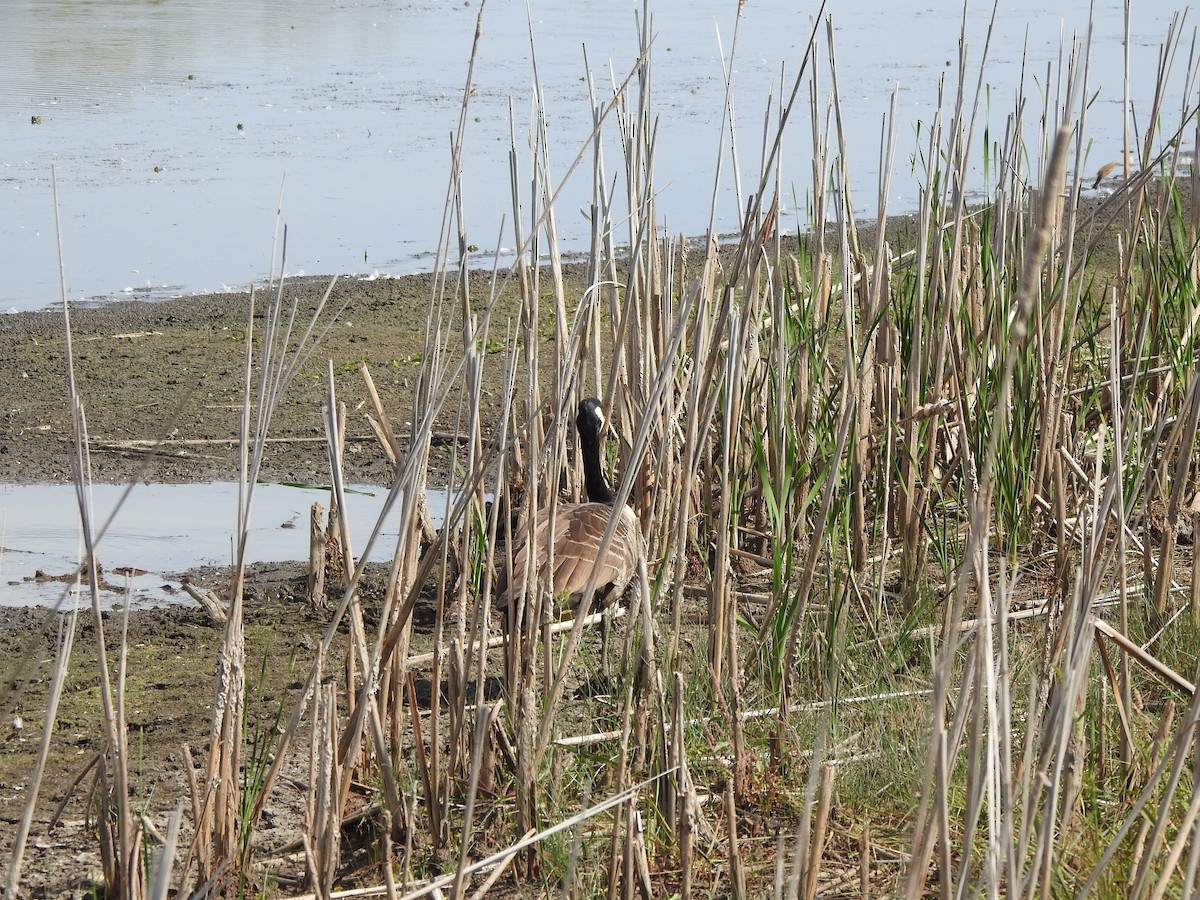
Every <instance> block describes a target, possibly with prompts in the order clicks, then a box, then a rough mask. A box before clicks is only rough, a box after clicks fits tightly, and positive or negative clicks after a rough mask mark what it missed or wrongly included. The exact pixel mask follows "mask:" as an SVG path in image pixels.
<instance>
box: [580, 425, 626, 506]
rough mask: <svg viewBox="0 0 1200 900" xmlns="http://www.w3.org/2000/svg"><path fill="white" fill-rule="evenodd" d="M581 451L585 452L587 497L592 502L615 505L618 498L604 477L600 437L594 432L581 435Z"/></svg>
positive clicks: (584, 471) (584, 481)
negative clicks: (614, 502) (601, 463)
mask: <svg viewBox="0 0 1200 900" xmlns="http://www.w3.org/2000/svg"><path fill="white" fill-rule="evenodd" d="M579 443H580V451H581V452H582V453H583V486H584V488H585V489H586V490H587V497H588V500H590V501H591V502H592V503H607V504H608V505H609V506H612V505H613V501H615V500H616V499H617V498H616V496H615V495H614V494H613V492H612V488H610V487H609V486H608V479H607V478H605V477H604V468H603V466H601V465H600V438H599V436H598V435H594V434H584V433H582V432H581V433H580V435H579Z"/></svg>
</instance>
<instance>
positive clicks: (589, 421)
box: [575, 397, 607, 445]
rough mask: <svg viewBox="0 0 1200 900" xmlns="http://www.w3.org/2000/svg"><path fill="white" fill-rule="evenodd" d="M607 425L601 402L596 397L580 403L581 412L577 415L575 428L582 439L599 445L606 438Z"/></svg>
mask: <svg viewBox="0 0 1200 900" xmlns="http://www.w3.org/2000/svg"><path fill="white" fill-rule="evenodd" d="M606 424H607V423H606V422H605V419H604V412H603V410H602V409H601V406H600V401H599V400H597V399H596V398H595V397H588V398H587V399H586V400H580V401H579V411H578V412H577V413H576V415H575V427H576V428H578V429H579V436H580V437H581V438H583V439H584V440H585V441H588V442H594V443H596V444H597V445H599V444H600V443H601V441H602V440H603V438H604V427H605V425H606Z"/></svg>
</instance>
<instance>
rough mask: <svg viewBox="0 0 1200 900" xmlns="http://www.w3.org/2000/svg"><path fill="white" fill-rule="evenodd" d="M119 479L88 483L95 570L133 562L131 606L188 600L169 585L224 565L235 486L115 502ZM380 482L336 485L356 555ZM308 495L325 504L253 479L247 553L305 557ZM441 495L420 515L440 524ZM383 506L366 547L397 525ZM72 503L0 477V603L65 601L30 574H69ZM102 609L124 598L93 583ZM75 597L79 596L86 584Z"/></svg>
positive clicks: (387, 545) (65, 488)
mask: <svg viewBox="0 0 1200 900" xmlns="http://www.w3.org/2000/svg"><path fill="white" fill-rule="evenodd" d="M124 493H125V486H124V485H105V484H98V485H94V486H93V487H92V508H93V516H94V521H95V522H96V523H97V525H96V531H97V533H98V532H99V529H100V528H101V527H102V526H103V525H104V523H105V522H107V521H108V520H109V518H110V516H111V515H112V512H113V510H117V513H116V516H115V517H112V521H111V524H109V526H108V528H107V530H106V531H105V532H104V534H103V536H102V537H101V538H100V539H99V542H98V544H97V546H96V556H97V558H98V559H99V560H100V565H101V566H102V568H103V571H104V573H105V577H106V578H107V579H108V580H109V581H110V582H112V583H113V584H114V585H118V586H120V587H121V588H122V590H123V589H124V587H125V581H126V579H125V578H124V577H123V576H122V575H120V574H118V573H117V571H116V570H118V569H124V568H129V569H136V570H142V571H143V572H144V574H140V575H137V576H135V577H130V578H129V596H128V601H129V604H130V606H131V607H132V608H144V607H147V606H155V605H161V604H162V603H182V604H185V605H195V603H194V602H193V601H192V600H191V599H190V598H189V597H188V596H187V595H186V594H184V593H182V591H181V590H180V589H179V576H180V575H181V574H183V573H184V572H186V571H187V570H189V569H192V568H195V567H198V566H228V565H230V564H231V562H232V559H233V555H234V546H233V535H234V530H235V525H236V520H237V497H238V489H237V485H236V484H233V483H216V484H150V485H137V486H136V487H134V489H133V490H132V491H131V492H129V495H128V497H127V499H126V500H125V502H124V503H122V504H121V505H120V508H119V509H117V505H118V502H119V501H120V499H121V497H122V495H123V494H124ZM387 493H388V492H387V489H386V488H374V487H367V486H362V485H359V486H356V487H354V488H353V489H352V490H350V491H349V492H348V493H347V494H346V509H347V513H348V514H349V516H348V517H349V520H350V540H351V549H353V550H354V552H355V553H356V554H361V553H362V551H363V549H364V548H365V546H366V541H367V539H368V538H369V537H370V533H371V530H372V529H373V528H374V527H375V522H376V520H377V519H378V518H379V514H380V512H381V511H382V509H383V505H384V501H385V500H386V498H387ZM314 501H320V502H321V504H322V505H323V506H324V507H325V508H326V509H328V508H329V492H328V491H321V490H315V489H308V488H294V487H288V486H285V485H278V484H259V485H258V486H257V487H256V489H255V495H254V501H253V507H252V510H251V529H250V536H249V540H248V542H247V562H250V563H254V562H283V561H291V560H307V559H308V524H309V509H310V508H311V506H312V504H313V502H314ZM445 501H446V497H445V495H444V494H438V493H437V492H434V491H430V492H429V493H428V502H429V510H430V515H431V516H432V517H433V518H434V520H435V522H438V523H440V522H441V519H442V518H443V516H444V515H445ZM398 515H399V513H398V511H397V510H395V509H393V510H392V511H391V512H390V514H389V517H388V518H387V519H385V521H384V526H383V530H382V532H381V534H380V537H379V539H378V541H377V543H376V549H375V550H374V552H373V553H372V558H373V559H378V558H380V556H381V554H382V555H389V554H390V553H391V552H392V551H393V550H394V548H395V545H396V538H397V534H398V527H397V517H398ZM78 523H79V512H78V505H77V501H76V495H75V487H74V485H70V484H27V485H0V606H33V605H42V606H55V605H56V604H59V603H60V602H61V603H62V604H63V606H62V608H70V605H71V604H72V603H73V602H74V596H73V595H72V594H70V593H69V592H68V586H67V585H66V584H64V583H62V582H55V581H49V582H47V581H37V580H35V573H37V572H39V571H40V572H43V573H45V574H47V575H51V576H59V575H65V574H70V573H73V572H74V571H75V568H76V566H77V565H78V561H79V559H80V551H79V547H80V532H79V524H78ZM101 599H102V601H103V605H104V607H105V608H109V607H111V606H112V605H114V604H117V603H121V604H124V603H125V602H126V599H127V598H126V596H125V595H124V593H122V592H118V591H103V592H102V593H101ZM81 602H82V604H83V605H84V606H87V605H88V604H89V602H90V601H89V600H88V599H87V595H86V592H85V594H84V597H83V599H82V601H81Z"/></svg>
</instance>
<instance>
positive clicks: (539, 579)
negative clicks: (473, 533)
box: [496, 398, 642, 631]
mask: <svg viewBox="0 0 1200 900" xmlns="http://www.w3.org/2000/svg"><path fill="white" fill-rule="evenodd" d="M575 427H576V429H577V430H578V431H579V448H580V452H581V453H582V454H583V483H584V487H585V489H586V490H587V496H588V501H589V502H587V503H560V504H558V507H557V508H556V509H555V511H554V534H553V536H552V540H551V542H550V544H549V545H548V544H547V540H548V538H551V536H550V535H549V529H550V507H549V506H545V507H543V508H542V509H540V510H538V514H537V519H536V521H535V523H534V527H533V546H534V547H535V548H536V551H535V552H536V553H537V565H536V568H535V569H534V571H533V573H532V574H533V579H534V580H533V584H534V585H543V584H547V585H548V589H549V591H550V593H551V596H552V597H553V598H554V600H555V602H556V603H561V604H563V605H564V606H565V607H567V608H570V609H574V608H576V607H578V605H579V603H580V602H581V601H582V600H583V594H584V590H585V589H586V588H587V583H588V579H589V578H590V577H591V575H592V571H593V570H594V569H595V568H596V556H597V553H598V551H599V550H600V543H601V541H602V540H603V539H604V531H605V529H606V528H608V522H609V519H610V517H612V516H613V515H616V516H618V520H617V525H616V531H615V532H614V534H613V538H612V541H611V542H610V544H609V546H608V553H607V554H606V555H605V558H604V561H603V564H602V566H601V567H600V571H599V573H598V574H597V576H596V589H595V593H594V594H593V596H594V598H595V600H594V603H595V605H596V606H597V607H603V606H605V605H607V604H608V603H611V602H612V601H614V600H616V599H617V598H619V597H620V596H621V594H622V593H624V591H625V588H626V587H627V586H628V585H629V582H630V581H631V580H632V578H633V576H634V574H635V573H636V572H637V564H638V558H639V556H640V554H641V553H642V538H641V526H640V524H639V523H638V519H637V516H636V515H635V514H634V512H633V510H632V509H630V508H629V507H628V506H624V505H622V506H621V508H620V509H619V510H616V509H614V508H613V502H614V501H615V500H616V498H615V497H614V496H613V492H612V489H611V488H610V487H609V486H608V479H607V478H605V477H604V469H603V468H602V467H601V465H600V444H601V441H602V438H603V434H604V427H605V421H604V414H603V412H601V409H600V401H599V400H596V399H595V398H588V399H587V400H583V401H581V402H580V404H579V410H578V413H577V414H576V417H575ZM527 534H528V532H527V531H526V530H525V529H522V530H521V532H520V533H519V534H517V535H515V536H514V537H515V541H516V545H515V547H514V554H513V571H512V582H511V584H507V585H506V584H504V583H503V582H504V579H505V573H504V572H503V570H502V571H501V576H500V578H501V584H500V592H499V594H498V595H497V599H496V606H497V608H498V609H499V610H501V611H502V613H503V614H504V626H505V631H511V624H512V623H511V621H510V619H511V616H512V614H513V610H512V609H511V606H512V605H513V604H512V603H511V600H512V598H514V597H519V596H520V594H521V591H522V588H523V587H524V586H525V569H526V557H527V551H528V549H529V546H528V544H527V543H526V541H525V537H526V535H527ZM548 546H549V548H550V549H548ZM551 553H552V554H553V562H554V577H553V579H548V578H547V565H548V563H549V562H550V558H551Z"/></svg>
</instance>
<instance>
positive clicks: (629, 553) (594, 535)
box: [498, 503, 642, 608]
mask: <svg viewBox="0 0 1200 900" xmlns="http://www.w3.org/2000/svg"><path fill="white" fill-rule="evenodd" d="M614 514H615V515H617V516H618V521H617V526H616V532H615V533H614V534H613V539H612V542H611V543H610V544H609V547H608V553H607V554H606V555H605V558H604V560H603V562H602V563H601V564H600V571H599V574H598V575H597V578H596V594H597V595H598V596H607V597H611V598H614V599H615V598H616V597H619V596H620V595H621V594H622V593H623V592H624V590H625V588H626V587H627V586H628V585H629V582H630V581H631V580H632V578H633V575H634V573H635V572H636V571H637V560H638V557H639V555H640V554H641V552H642V547H641V530H640V528H639V525H638V521H637V516H635V515H634V513H633V510H631V509H630V508H629V507H627V506H626V507H622V508H620V509H614V508H613V507H611V506H609V505H607V504H605V503H578V504H562V505H560V506H559V507H558V509H557V510H556V512H555V515H554V534H553V535H552V536H551V540H552V543H553V546H554V578H553V581H552V582H551V583H550V590H551V591H552V593H553V595H554V597H555V599H558V600H561V599H564V598H565V599H566V602H567V604H568V605H569V606H576V605H578V604H579V602H580V601H581V600H582V599H583V593H584V590H585V589H586V588H587V583H588V578H589V577H590V576H591V574H592V570H593V569H594V568H595V567H596V563H597V559H596V557H597V555H598V552H599V550H600V544H601V542H602V541H603V539H604V531H605V529H606V528H607V527H608V520H609V517H610V516H612V515H614ZM549 529H550V511H549V509H548V508H547V509H542V510H540V511H539V512H538V516H537V521H536V523H535V525H534V533H533V546H534V548H535V550H534V552H535V554H536V557H535V563H536V568H535V570H534V575H535V578H536V580H537V583H539V584H542V583H545V581H546V567H547V564H548V562H549V560H548V558H547V556H548V554H547V550H546V547H547V532H548V531H549ZM529 546H530V545H529V544H527V543H525V542H524V541H522V542H521V544H520V545H519V546H518V548H517V551H516V554H515V555H514V557H513V580H512V584H511V585H510V586H508V587H507V588H506V589H505V590H504V591H503V593H502V594H501V595H500V597H499V602H498V605H499V606H500V607H501V608H504V607H507V606H508V601H509V598H510V596H514V595H517V594H519V593H520V591H521V587H522V584H523V582H524V578H525V567H526V560H527V556H528V551H529Z"/></svg>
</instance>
